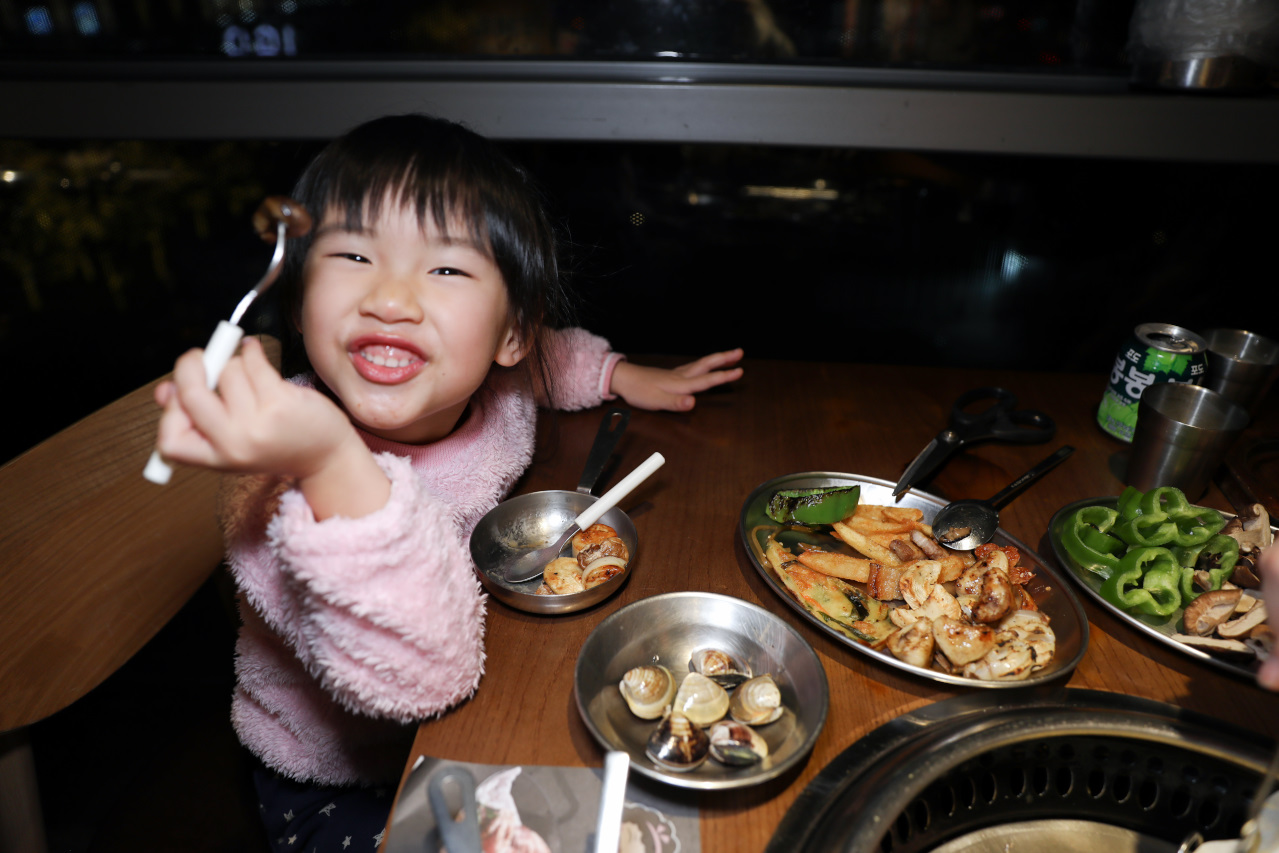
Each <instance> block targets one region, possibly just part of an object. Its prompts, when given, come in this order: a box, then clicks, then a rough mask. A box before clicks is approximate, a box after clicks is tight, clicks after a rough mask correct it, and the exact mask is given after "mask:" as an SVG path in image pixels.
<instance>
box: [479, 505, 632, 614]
mask: <svg viewBox="0 0 1279 853" xmlns="http://www.w3.org/2000/svg"><path fill="white" fill-rule="evenodd" d="M597 500H599V498H597V497H595V496H594V495H587V494H583V493H581V492H562V491H546V492H531V493H529V494H527V495H520V496H519V497H515V498H511V499H510V500H506V501H503V502H502V503H500V504H498V505H497V506H495V507H493V509H491V510H489V511H488V513H486V514H485V516H484V517H483V518H481V519H480V523H479V524H477V525H475V530H474V531H472V532H471V559H472V560H474V561H475V568H476V569H477V570H478V571H479V575H480V583H482V584H483V585H484V588H485V589H486V590H488V592H489V595H491V596H493V597H494V598H496V599H497V600H498V601H501V602H502V603H503V604H508V605H510V606H511V607H514V608H516V609H517V610H523V611H526V612H528V613H541V614H545V615H552V616H554V615H559V614H562V613H572V612H574V611H577V610H583V609H585V608H587V607H591V606H593V605H595V604H598V603H599V602H601V601H603V600H604V599H606V598H608V597H609V596H611V595H612V594H613V593H615V592H617V591H618V590H619V589H621V588H622V584H624V583H626V579H627V578H628V577H630V576H631V569H632V567H633V566H634V565H635V554H636V551H637V550H638V549H639V535H638V534H637V533H636V532H635V525H634V524H633V523H632V522H631V519H630V517H629V516H627V515H626V513H624V512H622V511H621V510H620V509H618V508H616V507H614V508H613V509H610V510H609V511H608V512H606V513H604V515H603V516H602V517H601V518H600V523H601V524H607V525H608V526H609V527H611V528H613V529H614V530H616V531H617V535H618V536H620V537H621V539H622V541H623V542H625V543H626V550H627V551H628V552H630V555H631V556H630V560H629V562H628V563H627V564H626V569H625V571H623V572H622V573H621V574H619V575H616V576H614V577H612V578H609V579H608V580H607V581H605V582H604V583H602V584H600V585H599V586H597V587H593V588H592V589H588V590H586V591H585V592H579V593H575V594H573V595H538V594H537V588H538V587H539V586H541V585H542V579H541V578H540V577H537V578H534V579H533V580H530V581H525V582H524V583H511V582H510V581H508V580H507V579H506V577H505V575H504V574H503V571H504V568H505V566H506V564H507V563H508V562H509V561H510V560H511V559H513V558H514V556H515V555H516V554H518V553H519V552H520V551H522V550H525V549H527V548H537V547H540V546H542V545H546V544H549V543H551V542H554V541H555V539H556V538H557V537H558V536H559V535H560V534H561V533H562V532H563V531H564V529H565V528H566V527H568V526H569V525H570V524H572V523H573V520H574V519H576V518H577V517H578V516H579V515H581V514H582V511H583V510H585V509H586V508H587V507H588V506H590V505H591V504H593V503H595V501H597Z"/></svg>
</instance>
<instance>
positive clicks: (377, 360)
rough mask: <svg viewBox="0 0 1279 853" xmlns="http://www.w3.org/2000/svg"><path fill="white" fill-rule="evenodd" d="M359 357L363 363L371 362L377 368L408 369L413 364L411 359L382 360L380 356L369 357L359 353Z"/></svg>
mask: <svg viewBox="0 0 1279 853" xmlns="http://www.w3.org/2000/svg"><path fill="white" fill-rule="evenodd" d="M360 357H361V358H363V359H364V360H365V361H371V362H373V363H374V364H376V365H377V366H378V367H408V366H409V365H410V364H412V363H413V362H412V360H411V359H407V358H383V357H382V356H380V355H369V354H367V353H360Z"/></svg>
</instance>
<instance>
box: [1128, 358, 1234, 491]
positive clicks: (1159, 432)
mask: <svg viewBox="0 0 1279 853" xmlns="http://www.w3.org/2000/svg"><path fill="white" fill-rule="evenodd" d="M1247 424H1248V413H1247V412H1246V411H1244V409H1243V407H1242V406H1240V405H1238V404H1237V403H1232V402H1231V401H1230V400H1227V399H1226V398H1225V397H1223V396H1222V395H1221V394H1218V393H1217V392H1216V391H1212V390H1210V389H1208V388H1204V387H1202V386H1199V385H1186V384H1183V383H1180V382H1164V383H1159V384H1157V385H1152V386H1151V387H1149V388H1147V389H1146V391H1145V393H1143V394H1142V395H1141V402H1140V403H1138V405H1137V428H1136V430H1135V432H1134V433H1133V437H1132V451H1131V452H1130V454H1129V456H1128V471H1127V475H1126V476H1125V478H1124V479H1125V482H1127V483H1128V485H1130V486H1135V487H1137V488H1138V489H1141V490H1142V491H1143V492H1144V491H1148V490H1150V489H1153V488H1155V487H1156V486H1175V487H1177V488H1178V489H1181V490H1182V491H1183V492H1185V493H1186V497H1187V498H1189V499H1190V500H1198V499H1199V498H1201V497H1203V494H1204V492H1206V491H1207V490H1208V482H1209V480H1211V478H1212V475H1213V472H1214V471H1216V470H1217V466H1219V465H1220V464H1221V460H1222V458H1223V457H1225V455H1226V451H1227V450H1228V449H1229V448H1230V445H1231V444H1233V443H1234V441H1235V439H1236V438H1238V437H1239V433H1241V432H1243V428H1244V427H1245V426H1247Z"/></svg>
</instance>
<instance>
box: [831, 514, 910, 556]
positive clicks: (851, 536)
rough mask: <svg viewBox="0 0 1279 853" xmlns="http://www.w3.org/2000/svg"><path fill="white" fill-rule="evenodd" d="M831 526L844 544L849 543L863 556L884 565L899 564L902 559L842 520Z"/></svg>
mask: <svg viewBox="0 0 1279 853" xmlns="http://www.w3.org/2000/svg"><path fill="white" fill-rule="evenodd" d="M832 527H833V528H834V530H835V535H836V536H837V537H838V538H839V539H840V540H842V541H843V542H844V543H845V544H846V545H850V546H851V547H852V548H853V549H854V550H855V551H857V552H858V553H860V554H862V555H863V556H865V557H869V558H870V559H872V560H874V561H875V562H876V563H880V564H882V565H885V566H900V565H901V563H902V561H901V560H899V559H897V555H896V554H894V553H893V552H892V551H890V550H888V549H887V548H885V547H883V546H882V545H880V544H879V543H877V542H875V541H874V540H872V539H871V538H870V537H869V536H867V535H865V534H864V533H860V532H858V531H857V530H854V529H853V528H851V527H849V526H848V525H847V524H844V522H842V521H837V522H835V523H834V524H833V525H832Z"/></svg>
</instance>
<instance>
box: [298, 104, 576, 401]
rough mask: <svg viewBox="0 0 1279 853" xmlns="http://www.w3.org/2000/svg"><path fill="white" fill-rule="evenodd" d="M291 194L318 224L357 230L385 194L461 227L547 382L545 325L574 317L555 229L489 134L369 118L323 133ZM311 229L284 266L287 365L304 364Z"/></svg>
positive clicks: (407, 119) (424, 121) (428, 120)
mask: <svg viewBox="0 0 1279 853" xmlns="http://www.w3.org/2000/svg"><path fill="white" fill-rule="evenodd" d="M293 198H294V199H296V200H297V201H298V202H300V203H301V204H302V205H303V206H304V207H305V208H306V209H307V210H308V211H309V212H310V213H311V216H312V217H313V219H314V220H315V222H316V225H317V226H318V225H319V223H320V221H321V220H322V219H323V217H324V216H325V214H326V213H328V212H335V213H339V214H341V215H342V216H343V217H344V220H345V224H346V225H347V226H348V227H350V228H352V229H355V230H358V229H359V228H361V227H362V226H365V225H367V223H369V222H371V221H373V220H375V219H376V218H377V217H378V215H379V213H380V212H381V208H382V205H383V204H386V203H388V201H389V203H392V204H394V203H397V202H398V203H399V204H401V205H404V206H405V207H412V208H413V209H414V210H415V211H416V213H417V217H418V219H419V221H420V222H423V223H425V222H426V221H427V217H430V221H431V222H432V223H433V224H434V225H435V227H436V228H438V229H439V230H440V232H441V233H443V234H447V233H448V229H449V228H450V227H456V226H458V225H459V224H460V225H461V226H462V227H465V228H466V229H467V230H468V231H469V234H468V236H469V238H470V240H471V241H472V242H473V243H474V244H475V245H476V246H478V247H479V248H480V249H481V251H486V252H487V253H488V255H489V257H490V258H491V259H492V260H493V262H494V263H495V264H496V266H497V268H498V270H499V271H500V272H501V273H502V278H503V280H504V281H505V282H506V289H507V294H508V297H509V300H510V304H511V312H512V314H513V319H514V321H515V324H516V328H517V329H518V330H519V332H520V335H521V336H522V338H523V340H524V341H525V342H527V343H528V345H529V356H528V358H529V360H530V367H531V368H532V370H533V375H534V376H536V377H537V378H538V380H540V381H541V382H543V383H546V382H547V380H548V377H547V375H546V361H545V358H544V352H543V335H542V332H543V331H544V330H545V329H548V328H557V327H559V326H561V325H564V324H566V323H567V322H568V321H569V320H570V317H569V300H568V296H567V292H566V290H565V288H564V285H563V282H562V281H561V280H560V272H559V265H558V261H557V258H556V251H557V250H556V237H555V230H554V228H553V227H552V225H551V222H550V219H549V218H548V216H547V214H546V210H545V208H544V205H543V201H542V197H541V193H540V192H539V191H538V189H537V188H536V187H535V186H534V184H533V182H532V180H531V179H530V178H529V176H528V175H527V174H526V173H525V171H524V170H523V169H522V168H520V167H519V166H517V165H516V164H515V163H514V162H512V161H511V160H510V159H509V158H508V157H507V156H506V155H505V154H504V153H503V152H502V151H501V150H500V149H499V148H498V147H497V145H496V144H494V143H493V142H492V141H490V140H488V139H486V138H484V137H483V136H480V135H479V134H477V133H475V132H474V131H472V130H470V129H468V128H466V127H463V126H462V125H460V124H457V123H455V122H451V121H447V120H445V119H440V118H434V117H432V116H425V115H399V116H387V117H385V118H379V119H374V120H373V121H370V122H368V123H366V124H362V125H360V126H359V127H356V128H355V129H354V130H351V131H349V132H348V133H346V134H345V135H344V136H341V137H339V138H338V139H336V140H334V141H333V142H331V143H329V144H328V145H327V146H326V147H325V148H324V150H323V151H321V152H320V153H319V154H318V155H317V156H316V158H315V159H314V160H312V161H311V163H310V165H309V166H307V168H306V170H305V171H304V172H303V173H302V177H301V178H299V179H298V183H297V186H295V187H294V189H293ZM311 239H312V237H311V235H310V234H308V235H306V236H304V237H301V238H298V239H297V240H295V241H294V242H293V243H291V244H290V246H289V249H290V251H289V252H287V253H286V258H285V264H284V268H283V269H282V270H281V272H280V289H281V296H282V297H283V303H284V304H283V308H284V318H283V319H284V323H283V325H284V327H285V328H284V338H285V340H284V367H285V370H286V375H289V374H291V373H294V372H298V371H300V370H306V369H308V368H309V365H308V363H307V361H306V353H305V350H304V348H303V347H302V345H301V344H302V341H301V334H300V332H299V331H298V328H297V326H298V322H297V321H298V318H299V317H300V316H301V308H302V295H303V293H302V291H303V287H302V285H303V281H302V269H303V266H304V264H305V261H306V256H307V253H308V252H309V251H310V249H311Z"/></svg>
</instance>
